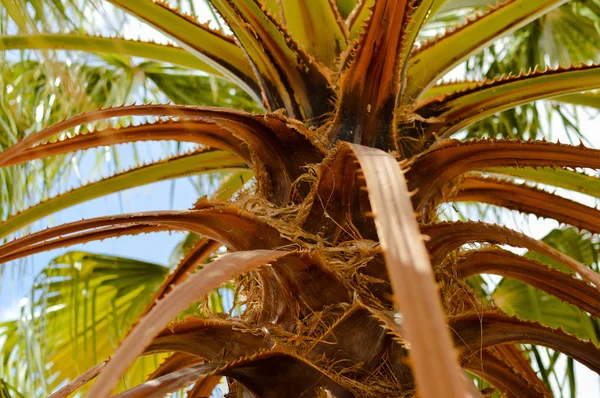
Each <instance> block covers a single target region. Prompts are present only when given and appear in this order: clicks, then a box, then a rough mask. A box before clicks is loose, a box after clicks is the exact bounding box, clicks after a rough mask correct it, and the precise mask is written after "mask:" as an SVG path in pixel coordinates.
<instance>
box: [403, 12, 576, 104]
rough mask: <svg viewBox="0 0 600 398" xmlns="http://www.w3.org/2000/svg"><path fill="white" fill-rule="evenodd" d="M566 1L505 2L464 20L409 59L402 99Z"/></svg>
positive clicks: (418, 91)
mask: <svg viewBox="0 0 600 398" xmlns="http://www.w3.org/2000/svg"><path fill="white" fill-rule="evenodd" d="M567 1H568V0H505V1H504V2H503V3H498V5H496V6H495V7H490V9H489V10H488V11H487V12H485V13H484V14H483V15H478V16H476V18H475V19H468V20H467V21H466V22H465V23H464V24H462V25H459V26H457V27H454V28H453V29H452V30H449V31H447V32H446V33H445V34H444V35H442V36H441V37H436V38H435V39H433V40H432V41H429V42H426V43H424V44H422V45H421V47H420V49H419V50H417V51H416V52H415V53H413V55H412V57H411V61H410V65H409V69H408V74H407V82H408V84H409V86H408V89H407V91H406V96H405V98H406V100H407V101H412V100H414V99H416V98H418V97H419V95H420V94H421V93H422V92H424V91H426V90H427V89H428V88H429V87H431V86H432V85H434V84H435V83H436V82H437V81H438V80H439V79H441V78H442V77H443V76H444V75H445V74H446V73H447V72H449V71H450V70H452V68H454V67H455V66H456V65H458V64H460V63H461V62H462V61H464V60H465V59H467V58H468V57H469V56H470V55H473V54H475V53H476V52H478V51H480V50H482V49H483V48H485V47H486V46H488V45H490V44H491V43H492V42H493V41H495V40H497V39H498V38H499V37H501V36H503V35H506V34H509V33H511V32H514V31H515V30H517V29H519V28H520V27H522V26H525V25H526V24H528V23H529V22H531V21H533V20H535V19H537V18H539V17H541V16H542V15H544V14H547V13H548V12H550V11H552V10H553V9H555V8H556V7H558V6H560V5H561V4H564V3H566V2H567ZM432 65H435V67H431V66H432ZM405 103H409V102H405Z"/></svg>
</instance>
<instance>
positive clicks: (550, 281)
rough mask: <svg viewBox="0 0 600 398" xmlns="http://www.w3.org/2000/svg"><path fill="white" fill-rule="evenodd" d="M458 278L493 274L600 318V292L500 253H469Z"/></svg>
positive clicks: (460, 263)
mask: <svg viewBox="0 0 600 398" xmlns="http://www.w3.org/2000/svg"><path fill="white" fill-rule="evenodd" d="M456 272H457V274H458V277H459V278H461V279H462V278H467V277H469V276H471V275H477V274H494V275H500V276H503V277H506V278H512V279H516V280H519V281H521V282H524V283H527V284H528V285H531V286H533V287H535V288H537V289H540V290H542V291H544V292H546V293H549V294H552V295H554V296H556V297H558V298H559V299H561V300H563V301H566V302H568V303H570V304H573V305H575V306H577V307H578V308H580V309H581V310H583V311H587V312H589V313H590V314H592V315H593V316H596V317H600V292H599V291H598V289H595V288H594V287H592V286H590V285H588V284H587V283H585V282H584V281H582V280H580V279H577V278H574V277H573V276H571V275H568V274H565V273H564V272H561V271H557V270H554V269H552V268H550V267H548V266H547V265H544V264H541V263H538V262H537V261H534V260H531V259H528V258H526V257H523V256H519V255H517V254H514V253H511V252H509V251H506V250H500V249H487V250H474V251H468V252H466V253H465V254H464V255H463V256H461V257H460V258H459V261H458V263H457V264H456Z"/></svg>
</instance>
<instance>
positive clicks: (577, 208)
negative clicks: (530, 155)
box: [453, 176, 600, 233]
mask: <svg viewBox="0 0 600 398" xmlns="http://www.w3.org/2000/svg"><path fill="white" fill-rule="evenodd" d="M453 201H455V202H482V203H488V204H492V205H496V206H501V207H505V208H507V209H511V210H517V211H520V212H523V213H530V214H535V215H536V216H538V217H545V218H551V219H555V220H557V221H558V222H561V223H565V224H571V225H573V226H574V227H577V228H583V229H587V230H588V231H590V232H592V233H600V211H599V210H597V209H594V208H592V207H589V206H585V205H582V204H580V203H578V202H575V201H572V200H569V199H565V198H563V197H560V196H558V195H554V194H551V193H548V192H545V191H542V190H541V189H538V188H535V187H530V186H528V185H525V184H514V183H512V182H510V181H507V180H500V179H495V178H487V177H486V178H483V177H478V176H467V177H466V179H465V180H464V181H463V182H462V183H461V184H460V186H459V191H458V193H457V194H456V197H455V198H454V200H453Z"/></svg>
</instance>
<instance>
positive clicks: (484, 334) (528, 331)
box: [448, 312, 600, 373]
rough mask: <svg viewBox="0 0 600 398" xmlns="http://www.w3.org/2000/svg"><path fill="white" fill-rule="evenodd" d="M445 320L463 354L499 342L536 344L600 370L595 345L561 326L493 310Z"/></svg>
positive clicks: (470, 354) (476, 353)
mask: <svg viewBox="0 0 600 398" xmlns="http://www.w3.org/2000/svg"><path fill="white" fill-rule="evenodd" d="M448 323H449V326H450V328H451V330H452V332H453V333H454V337H455V342H456V344H457V346H458V347H459V349H461V350H462V356H463V358H467V359H468V358H470V357H471V356H478V355H479V352H480V350H482V349H484V348H488V347H493V346H495V345H499V344H517V343H519V344H536V345H542V346H544V347H548V348H551V349H553V350H555V351H560V352H562V353H564V354H566V355H568V356H570V357H572V358H574V359H575V360H577V361H578V362H580V363H581V364H583V365H585V366H587V367H588V368H590V369H591V370H593V371H594V372H596V373H600V350H599V349H598V347H596V346H595V345H594V344H593V343H591V342H587V341H582V340H579V339H578V338H576V337H574V336H571V335H569V334H567V333H565V332H563V331H562V330H560V329H551V328H548V327H545V326H542V325H541V324H539V323H537V322H529V321H523V320H520V319H518V318H516V317H511V316H507V315H502V314H499V313H495V312H484V313H478V314H468V315H462V316H458V317H454V318H450V319H449V321H448Z"/></svg>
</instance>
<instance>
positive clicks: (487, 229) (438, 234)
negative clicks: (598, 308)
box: [421, 222, 600, 289]
mask: <svg viewBox="0 0 600 398" xmlns="http://www.w3.org/2000/svg"><path fill="white" fill-rule="evenodd" d="M421 232H422V233H423V234H424V235H428V236H430V237H431V240H430V242H429V244H428V245H427V246H428V249H429V252H430V253H431V262H432V263H433V264H436V265H439V264H441V263H442V262H443V260H444V259H445V258H446V256H447V255H448V253H450V252H451V251H453V250H456V249H458V248H460V247H461V246H462V245H465V244H467V243H474V242H490V243H495V244H500V245H511V246H517V247H524V248H526V249H529V250H531V251H535V252H537V253H540V254H542V255H544V256H546V257H548V258H549V259H552V260H555V261H557V262H559V263H561V264H563V265H565V266H566V267H568V268H569V269H571V270H573V271H575V272H577V273H578V274H579V275H580V276H581V277H582V278H583V279H585V280H587V281H588V282H591V283H592V284H594V285H596V288H597V289H600V274H598V273H596V272H595V271H594V270H592V269H591V268H588V267H586V266H585V265H583V264H581V263H580V262H578V261H575V260H574V259H572V258H571V257H569V256H567V255H565V254H563V253H561V252H559V251H558V250H555V249H553V248H552V247H550V246H548V245H546V244H545V243H544V242H541V241H539V240H536V239H533V238H530V237H529V236H527V235H524V234H522V233H520V232H517V231H513V230H511V229H509V228H506V227H502V226H499V225H495V224H486V223H481V222H443V223H438V224H432V225H428V226H425V227H423V228H422V229H421Z"/></svg>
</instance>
